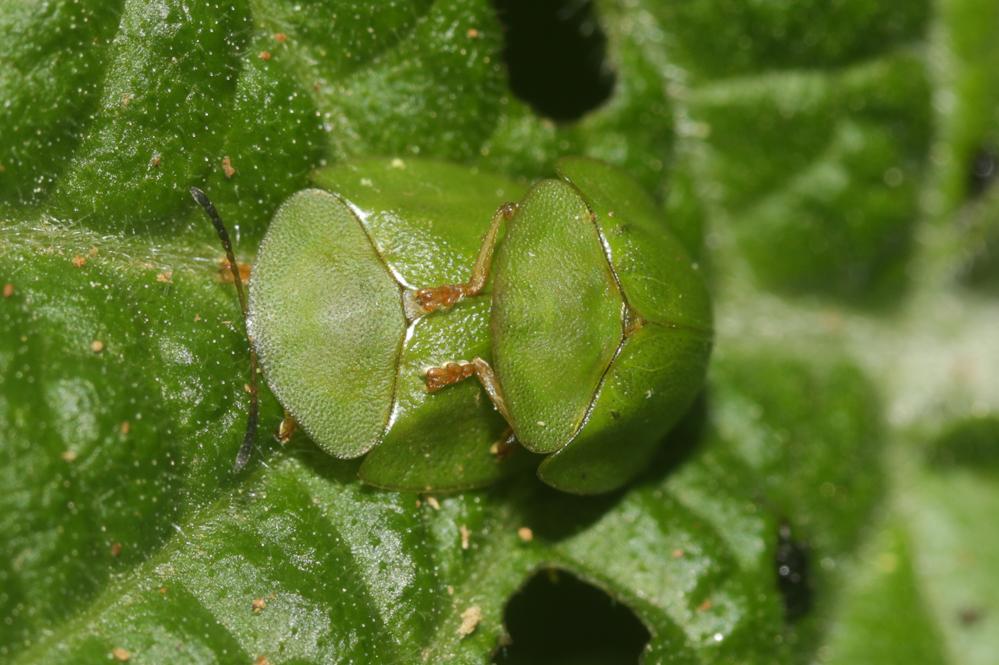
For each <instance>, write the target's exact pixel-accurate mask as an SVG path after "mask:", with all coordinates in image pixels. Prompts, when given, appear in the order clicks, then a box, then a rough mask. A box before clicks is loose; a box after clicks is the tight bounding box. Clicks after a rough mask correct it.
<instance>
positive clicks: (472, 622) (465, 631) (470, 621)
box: [458, 605, 482, 637]
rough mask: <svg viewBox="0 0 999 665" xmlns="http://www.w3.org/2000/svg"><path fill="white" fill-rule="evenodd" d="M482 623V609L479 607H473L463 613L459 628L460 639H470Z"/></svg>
mask: <svg viewBox="0 0 999 665" xmlns="http://www.w3.org/2000/svg"><path fill="white" fill-rule="evenodd" d="M480 621H482V609H480V608H479V606H478V605H472V606H471V607H469V608H468V609H467V610H465V611H464V612H462V613H461V625H460V626H458V637H468V636H469V635H471V634H472V633H474V632H475V629H476V628H478V626H479V622H480Z"/></svg>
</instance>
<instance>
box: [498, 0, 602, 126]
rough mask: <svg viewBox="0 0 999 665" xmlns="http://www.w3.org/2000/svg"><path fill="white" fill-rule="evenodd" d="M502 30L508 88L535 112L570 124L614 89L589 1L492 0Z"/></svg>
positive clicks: (600, 30)
mask: <svg viewBox="0 0 999 665" xmlns="http://www.w3.org/2000/svg"><path fill="white" fill-rule="evenodd" d="M493 4H494V6H495V7H496V10H497V13H498V15H499V18H500V21H501V22H502V23H503V27H504V30H505V31H506V41H505V44H504V46H503V59H504V61H505V62H506V65H507V69H508V70H509V72H510V88H511V89H512V90H513V93H514V94H515V95H517V97H519V98H520V99H522V100H524V101H525V102H527V103H528V104H529V105H530V106H531V107H532V108H534V110H535V111H537V112H538V113H540V114H541V115H544V116H547V117H549V118H551V119H553V120H559V121H571V120H577V119H578V118H580V117H582V116H583V115H584V114H585V113H586V112H588V111H591V110H593V109H595V108H597V107H598V106H600V105H601V104H602V103H603V102H604V101H606V100H607V98H608V97H610V95H611V92H612V91H613V89H614V72H613V71H612V70H611V68H610V66H609V65H608V64H607V61H606V55H607V53H606V51H607V48H606V47H607V37H606V36H605V35H604V32H603V29H601V27H600V22H599V21H598V20H597V16H596V12H595V11H594V8H593V3H592V1H591V0H563V1H562V2H529V1H527V0H493Z"/></svg>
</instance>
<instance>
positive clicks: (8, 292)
mask: <svg viewBox="0 0 999 665" xmlns="http://www.w3.org/2000/svg"><path fill="white" fill-rule="evenodd" d="M12 295H14V285H13V284H10V283H9V282H8V283H7V284H4V285H3V297H4V298H10V297H11V296H12Z"/></svg>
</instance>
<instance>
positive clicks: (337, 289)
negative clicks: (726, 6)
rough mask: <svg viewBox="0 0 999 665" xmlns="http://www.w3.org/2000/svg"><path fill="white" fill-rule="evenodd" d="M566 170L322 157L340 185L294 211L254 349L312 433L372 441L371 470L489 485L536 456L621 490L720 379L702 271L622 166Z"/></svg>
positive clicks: (262, 270) (598, 485)
mask: <svg viewBox="0 0 999 665" xmlns="http://www.w3.org/2000/svg"><path fill="white" fill-rule="evenodd" d="M557 174H558V176H559V177H558V178H555V179H548V180H542V181H540V182H537V183H535V184H534V185H533V186H531V187H529V188H525V187H523V186H522V185H519V184H518V183H516V182H513V181H510V180H507V179H505V178H501V177H498V176H491V175H486V174H482V173H477V172H474V171H472V170H470V169H468V168H466V167H462V166H457V165H453V164H446V163H441V162H434V161H427V160H406V161H402V160H399V159H395V160H365V161H359V162H354V163H349V164H345V165H338V166H335V167H330V168H327V169H324V170H321V171H319V172H317V174H316V175H315V176H314V180H315V182H316V184H317V185H319V186H320V187H322V188H323V189H322V190H320V189H307V190H303V191H301V192H298V193H296V194H294V195H293V196H291V197H290V198H289V199H288V200H287V201H286V202H285V203H284V204H283V205H282V206H281V207H280V208H279V210H278V211H277V213H276V214H275V216H274V219H273V220H272V222H271V225H270V228H269V229H268V231H267V234H266V236H265V237H264V240H263V243H262V244H261V246H260V251H259V254H258V257H257V262H256V265H255V266H254V269H253V278H252V280H251V283H250V297H249V305H248V315H247V331H248V335H249V337H250V339H251V340H252V345H251V346H252V347H254V349H253V350H255V352H256V353H259V355H260V359H261V362H262V364H263V369H264V373H265V376H266V378H267V381H268V383H269V385H270V386H271V388H272V389H273V391H274V393H275V395H276V396H277V398H278V400H279V401H280V402H281V404H282V405H283V406H284V407H285V409H286V411H287V412H288V413H289V414H290V415H291V416H292V417H293V418H294V420H295V421H297V422H298V423H299V424H300V425H301V426H302V428H303V429H304V430H305V431H306V432H307V433H308V434H309V436H310V437H311V438H312V439H313V441H315V442H316V443H317V444H318V445H319V446H320V447H321V448H323V449H324V450H326V451H327V452H329V453H330V454H332V455H334V456H336V457H341V458H355V457H360V456H361V455H365V454H367V456H366V457H365V460H364V462H363V463H362V465H361V467H360V471H359V474H360V476H361V478H362V479H363V480H365V481H366V482H369V483H371V484H374V485H378V486H383V487H390V488H395V489H406V490H426V489H440V490H446V489H462V488H468V487H475V486H481V485H486V484H489V483H491V482H493V481H495V480H497V479H498V478H500V477H501V476H503V475H505V474H507V473H511V472H513V470H514V469H516V468H520V467H521V466H522V465H525V464H528V463H530V462H531V460H532V459H533V460H534V461H537V458H536V457H535V456H532V455H530V454H529V453H528V452H526V451H529V452H531V453H539V454H543V455H547V457H545V458H544V459H543V460H542V461H541V463H540V466H539V467H538V475H539V476H540V478H541V479H542V480H543V481H544V482H546V483H548V484H549V485H552V486H554V487H556V488H559V489H562V490H565V491H569V492H575V493H585V494H589V493H596V492H604V491H609V490H611V489H614V488H616V487H619V486H620V485H622V484H624V483H625V482H627V480H629V479H630V478H631V477H633V476H634V475H635V474H636V473H638V472H639V471H640V470H641V469H642V468H643V467H644V466H645V465H646V464H647V462H648V461H649V459H650V457H651V456H652V454H653V453H654V451H655V448H656V446H657V444H658V443H659V442H660V441H661V440H662V438H663V436H664V435H665V434H666V432H667V431H668V430H669V429H670V428H671V427H672V426H673V424H675V422H676V421H677V420H678V418H679V417H680V416H681V415H682V414H683V412H684V411H685V410H686V409H687V407H688V406H689V405H690V403H691V402H692V400H693V398H694V397H695V395H696V394H697V392H698V391H699V390H700V388H701V385H702V383H703V378H704V374H705V371H706V367H707V362H708V358H709V355H710V351H711V343H712V321H711V310H710V303H709V299H708V295H707V291H706V289H705V286H704V283H703V280H702V279H701V276H700V275H699V273H698V269H697V266H696V265H695V264H694V263H693V262H692V261H691V259H690V258H689V256H688V255H687V254H686V252H685V251H684V250H683V248H682V246H681V244H680V243H679V242H678V241H677V240H676V239H675V238H674V237H673V236H672V235H671V234H670V232H669V230H668V229H667V228H666V227H665V225H664V224H663V223H662V220H661V213H660V212H659V211H658V210H657V208H656V206H655V204H654V203H653V202H652V201H651V199H650V198H649V197H648V196H647V195H646V194H645V193H644V192H643V191H642V190H641V188H640V187H639V186H638V185H637V184H636V183H635V182H634V181H633V180H631V179H630V178H629V177H628V176H626V175H625V174H623V173H622V172H620V171H618V170H617V169H614V168H612V167H610V166H608V165H606V164H603V163H600V162H596V161H593V160H588V159H581V158H571V159H563V160H561V161H560V162H559V163H558V165H557ZM525 189H526V191H525ZM330 192H334V193H330ZM199 195H200V197H199ZM195 198H197V199H199V202H201V203H202V205H204V206H206V209H208V210H209V212H210V215H211V214H213V213H214V211H213V210H211V209H210V204H208V203H207V199H205V198H204V195H203V194H200V192H198V193H196V195H195ZM510 201H516V203H511V202H510ZM489 219H491V220H492V221H491V223H490V225H489V227H488V230H487V231H486V233H485V236H484V238H483V237H482V231H483V228H482V226H480V225H479V220H482V221H483V222H484V221H485V220H489ZM216 222H217V224H216V226H217V227H218V228H219V229H220V235H224V229H222V228H221V222H218V221H217V216H216ZM223 241H224V242H225V241H226V239H225V238H224V239H223ZM494 250H495V251H494ZM238 283H239V282H238V279H237V285H238ZM251 351H252V350H251ZM254 362H255V360H254ZM253 371H254V373H255V371H256V370H255V369H254V370H253ZM473 378H477V379H478V381H474V380H469V381H467V380H466V379H473ZM479 384H481V386H482V387H480V385H479ZM482 388H484V389H485V390H483V389H482ZM252 419H253V418H252V416H251V420H252ZM252 429H253V428H252V426H251V427H250V428H248V435H247V440H246V442H245V444H247V445H248V443H249V441H250V440H251V439H252V435H253V432H252ZM518 444H519V445H518ZM521 447H522V448H523V449H526V451H525V450H522V449H521ZM243 450H244V452H245V451H246V450H247V447H246V445H244V449H243ZM511 451H512V452H513V454H512V455H508V454H506V453H509V452H511ZM243 461H245V456H244V457H243Z"/></svg>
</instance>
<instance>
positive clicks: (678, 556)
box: [673, 547, 683, 559]
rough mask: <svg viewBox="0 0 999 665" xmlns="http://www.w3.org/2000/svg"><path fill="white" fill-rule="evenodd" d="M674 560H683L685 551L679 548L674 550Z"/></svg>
mask: <svg viewBox="0 0 999 665" xmlns="http://www.w3.org/2000/svg"><path fill="white" fill-rule="evenodd" d="M673 558H674V559H682V558H683V550H682V549H680V548H679V547H678V548H676V549H675V550H673Z"/></svg>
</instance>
